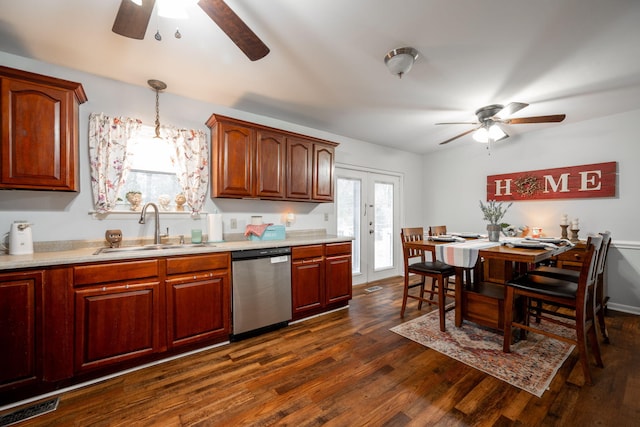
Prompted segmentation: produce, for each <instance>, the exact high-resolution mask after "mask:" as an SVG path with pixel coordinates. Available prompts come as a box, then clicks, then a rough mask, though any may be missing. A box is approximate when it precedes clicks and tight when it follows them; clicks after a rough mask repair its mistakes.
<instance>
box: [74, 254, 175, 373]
mask: <svg viewBox="0 0 640 427" xmlns="http://www.w3.org/2000/svg"><path fill="white" fill-rule="evenodd" d="M73 275H74V283H73V286H74V300H75V315H74V325H75V334H74V370H75V371H76V372H83V371H87V370H92V369H97V368H102V367H105V366H110V365H115V364H118V363H121V362H124V361H127V360H130V359H135V358H139V357H143V356H149V355H150V354H153V353H158V352H160V351H161V350H162V347H163V341H162V337H163V334H164V331H165V328H164V322H163V318H162V316H163V314H164V310H163V309H162V307H163V302H164V298H163V295H162V290H161V287H160V260H157V259H146V260H134V261H126V262H117V263H101V264H88V265H82V266H77V267H74V273H73Z"/></svg>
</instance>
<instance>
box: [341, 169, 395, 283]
mask: <svg viewBox="0 0 640 427" xmlns="http://www.w3.org/2000/svg"><path fill="white" fill-rule="evenodd" d="M336 178H337V181H336V210H337V220H338V224H337V233H338V235H341V236H353V237H354V238H355V239H354V244H353V283H354V284H361V283H367V282H372V281H374V280H379V279H384V278H386V277H392V276H395V275H398V274H399V273H398V271H399V268H398V263H399V259H400V257H399V254H398V253H397V249H396V248H397V247H398V245H397V244H396V243H397V240H398V239H399V235H400V225H399V224H400V178H399V177H398V176H394V175H387V174H383V173H378V172H370V171H362V170H354V169H346V168H337V169H336Z"/></svg>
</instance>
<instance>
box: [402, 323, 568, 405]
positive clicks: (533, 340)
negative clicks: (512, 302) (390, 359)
mask: <svg viewBox="0 0 640 427" xmlns="http://www.w3.org/2000/svg"><path fill="white" fill-rule="evenodd" d="M446 316H447V317H446V323H447V331H446V332H441V331H440V322H439V317H438V311H437V310H435V311H431V312H430V313H428V314H425V315H424V316H421V317H418V318H416V319H413V320H410V321H408V322H405V323H402V324H400V325H398V326H395V327H393V328H391V331H392V332H395V333H397V334H399V335H402V336H403V337H405V338H408V339H410V340H412V341H415V342H417V343H420V344H422V345H424V346H426V347H429V348H432V349H434V350H436V351H438V352H440V353H443V354H446V355H447V356H449V357H451V358H453V359H456V360H458V361H460V362H462V363H465V364H467V365H469V366H471V367H473V368H476V369H478V370H480V371H482V372H485V373H487V374H489V375H491V376H493V377H496V378H498V379H500V380H502V381H505V382H507V383H509V384H511V385H514V386H516V387H518V388H521V389H522V390H525V391H528V392H529V393H531V394H533V395H534V396H537V397H541V396H542V394H543V393H544V392H545V390H547V388H548V387H549V384H550V383H551V380H552V379H553V377H554V376H555V375H556V372H558V369H559V368H560V366H562V364H563V363H564V361H565V360H566V359H567V357H569V354H571V351H572V350H573V347H574V346H573V345H571V344H568V343H565V342H563V341H558V340H555V339H551V338H548V337H545V336H544V335H539V334H535V333H529V334H528V335H527V339H526V340H523V341H520V342H517V343H515V344H513V345H512V346H511V353H504V352H503V351H502V334H501V333H499V332H496V331H492V330H490V329H485V328H482V327H480V326H478V325H476V324H474V323H471V322H467V321H465V322H463V324H462V326H461V327H460V328H456V327H455V326H454V318H455V313H454V310H450V311H449V312H447V315H446ZM554 327H555V328H562V327H560V326H554Z"/></svg>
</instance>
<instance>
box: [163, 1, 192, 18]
mask: <svg viewBox="0 0 640 427" xmlns="http://www.w3.org/2000/svg"><path fill="white" fill-rule="evenodd" d="M158 16H162V17H163V18H171V19H187V18H189V15H188V14H187V9H186V8H185V2H184V1H183V0H158Z"/></svg>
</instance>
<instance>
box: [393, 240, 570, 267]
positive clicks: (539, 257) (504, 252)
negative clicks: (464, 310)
mask: <svg viewBox="0 0 640 427" xmlns="http://www.w3.org/2000/svg"><path fill="white" fill-rule="evenodd" d="M455 243H462V242H446V241H437V240H431V239H424V240H415V241H412V242H406V245H407V246H408V247H411V248H414V249H427V250H431V249H432V248H435V247H436V246H439V245H451V244H455ZM496 243H497V244H496V246H492V247H488V248H480V249H478V250H479V256H480V257H482V258H492V259H498V260H504V261H513V262H522V263H538V262H541V261H545V260H547V259H549V258H551V257H553V256H556V255H558V254H561V253H563V252H565V251H568V250H569V249H571V248H572V246H571V245H558V246H557V247H556V248H552V247H548V248H545V249H536V248H516V247H510V246H507V245H504V244H502V243H503V242H496Z"/></svg>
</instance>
